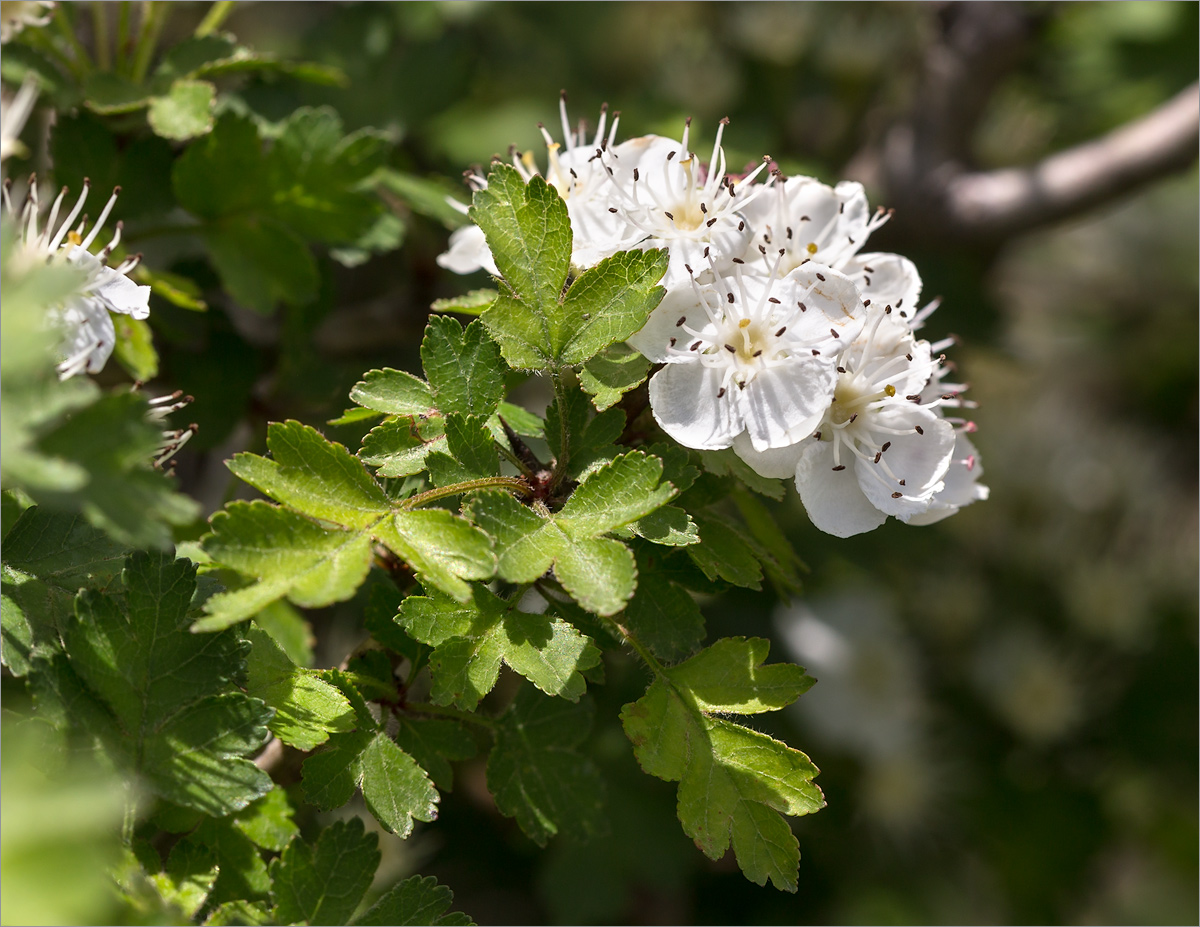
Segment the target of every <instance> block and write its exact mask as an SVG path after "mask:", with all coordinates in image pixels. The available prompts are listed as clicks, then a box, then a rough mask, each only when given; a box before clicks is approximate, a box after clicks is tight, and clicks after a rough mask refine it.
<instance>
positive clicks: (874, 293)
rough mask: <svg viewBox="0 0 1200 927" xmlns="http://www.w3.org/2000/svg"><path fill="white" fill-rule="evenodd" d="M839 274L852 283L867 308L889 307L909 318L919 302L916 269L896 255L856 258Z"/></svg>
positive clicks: (850, 260)
mask: <svg viewBox="0 0 1200 927" xmlns="http://www.w3.org/2000/svg"><path fill="white" fill-rule="evenodd" d="M841 270H842V273H844V274H846V275H847V276H848V277H850V278H851V279H853V280H854V282H855V283H856V284H857V285H858V288H859V290H860V291H861V292H862V295H863V298H864V299H869V300H871V304H872V305H874V304H876V303H878V304H879V305H881V306H892V307H893V308H895V309H896V310H897V312H901V311H902V312H905V313H907V314H908V315H909V316H912V315H913V314H914V313H915V312H916V311H917V303H918V302H919V301H920V299H921V275H920V274H919V273H918V272H917V265H916V264H914V263H913V262H912V261H910V260H909V259H908V258H906V257H902V256H900V255H899V254H887V253H884V252H875V253H873V254H859V255H856V256H855V257H852V258H850V259H849V260H848V261H846V262H845V263H844V264H842V265H841Z"/></svg>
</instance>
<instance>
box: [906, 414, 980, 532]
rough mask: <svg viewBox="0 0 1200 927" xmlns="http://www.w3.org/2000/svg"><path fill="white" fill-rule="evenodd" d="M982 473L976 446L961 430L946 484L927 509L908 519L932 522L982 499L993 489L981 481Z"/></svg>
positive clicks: (921, 522) (909, 521)
mask: <svg viewBox="0 0 1200 927" xmlns="http://www.w3.org/2000/svg"><path fill="white" fill-rule="evenodd" d="M981 476H983V465H982V464H981V463H980V462H979V453H978V451H976V450H975V445H973V444H972V443H971V439H970V438H968V437H967V436H966V435H965V434H963V433H962V432H961V431H960V432H958V433H957V435H956V437H955V441H954V458H953V460H951V462H950V468H949V469H948V470H947V471H946V478H945V484H946V485H945V486H944V487H943V488H942V490H941V492H939V493H937V494H936V495H935V496H934V497H933V504H932V505H930V507H929V509H928V511H925V512H920V513H918V514H916V515H914V516H912V517H911V518H909V519H908V523H909V524H910V525H932V524H933V523H934V522H937V521H941V520H942V519H943V518H946V517H948V516H950V515H953V514H954V513H955V512H957V511H958V510H959V509H960V508H962V507H963V506H964V505H970V504H971V503H972V502H981V501H983V500H984V499H986V498H987V497H988V495H989V494H990V490H989V489H988V487H986V486H984V485H983V484H982V483H980V482H979V478H980V477H981Z"/></svg>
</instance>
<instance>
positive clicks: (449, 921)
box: [354, 876, 475, 927]
mask: <svg viewBox="0 0 1200 927" xmlns="http://www.w3.org/2000/svg"><path fill="white" fill-rule="evenodd" d="M453 902H454V893H453V892H452V891H450V889H448V888H447V887H446V886H445V885H438V881H437V879H435V878H434V877H433V876H425V877H421V876H412V877H410V878H407V879H405V880H404V881H403V882H399V883H397V884H396V885H394V886H392V888H391V889H390V890H389V891H388V892H387V893H386V894H385V895H384V896H383V897H382V898H380V899H379V900H378V901H377V902H375V904H373V905H371V907H370V909H369V910H368V911H367V912H366V913H365V914H364V915H363V916H362V917H360V918H359V919H358V920H356V921H355V922H354V923H355V925H356V927H368V925H388V924H391V925H395V927H407V925H414V927H416V925H424V924H428V925H430V927H474V924H475V922H474V921H473V920H471V919H470V918H469V917H467V916H466V915H465V914H462V913H460V912H458V911H454V912H450V913H447V911H448V909H449V907H450V905H451V904H452V903H453Z"/></svg>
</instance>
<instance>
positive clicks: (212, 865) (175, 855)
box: [150, 841, 218, 919]
mask: <svg viewBox="0 0 1200 927" xmlns="http://www.w3.org/2000/svg"><path fill="white" fill-rule="evenodd" d="M217 871H218V867H217V861H216V858H215V857H214V855H213V854H212V853H211V852H210V851H209V850H207V849H206V848H204V847H201V846H198V845H196V844H195V843H190V842H187V841H182V842H180V843H177V844H175V846H173V847H172V848H171V853H170V855H169V856H168V857H167V865H166V867H165V868H164V869H163V871H162V872H161V873H151V874H150V882H151V883H152V884H153V885H154V887H155V888H156V889H157V890H158V893H159V895H161V896H162V899H163V900H164V901H166V902H167V903H168V904H173V905H175V906H176V907H177V908H178V909H179V910H180V911H181V912H182V913H183V916H184V917H186V918H189V919H190V918H193V917H195V916H196V912H197V911H199V910H200V908H201V907H202V906H203V905H204V902H205V900H206V899H207V898H208V893H209V892H210V891H211V890H212V887H213V883H214V882H216V881H217Z"/></svg>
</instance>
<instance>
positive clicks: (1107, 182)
mask: <svg viewBox="0 0 1200 927" xmlns="http://www.w3.org/2000/svg"><path fill="white" fill-rule="evenodd" d="M1040 15H1041V14H1039V13H1037V12H1035V11H1031V9H1030V8H1029V7H1027V6H1025V5H1023V4H1017V3H1000V2H990V0H988V2H974V3H948V4H946V5H945V6H943V7H942V8H941V10H940V11H939V20H940V22H941V25H942V32H941V35H940V36H939V38H938V39H937V40H936V41H935V42H934V43H933V44H932V45H931V47H930V49H929V51H928V52H927V54H926V56H925V61H924V65H923V71H922V75H921V78H920V81H919V84H918V91H917V94H916V99H915V102H914V105H913V111H912V112H911V113H910V115H909V116H908V117H907V118H906V119H905V120H903V121H902V122H900V123H899V124H897V125H895V126H893V127H892V128H890V129H889V130H888V131H887V133H886V134H885V135H884V138H883V140H882V145H880V146H878V147H877V148H876V150H875V151H873V152H870V151H868V152H864V153H862V154H860V155H859V156H858V157H857V158H856V159H855V162H854V163H853V164H851V165H850V166H849V168H848V171H847V172H848V173H850V174H851V175H852V176H858V177H860V178H861V179H864V180H866V181H867V182H868V183H873V184H875V185H877V186H879V187H881V188H882V189H883V191H884V192H883V197H884V201H885V202H887V203H888V204H889V205H891V206H894V207H896V209H897V214H896V218H895V220H894V221H893V225H894V226H896V227H895V228H893V229H891V230H890V231H891V232H892V234H903V235H904V236H906V237H909V238H912V237H916V238H919V239H922V240H925V241H931V242H944V241H953V242H955V243H959V244H971V245H976V246H983V247H987V246H989V245H994V244H997V243H999V242H1001V241H1003V240H1004V239H1006V238H1009V237H1011V236H1013V235H1015V234H1018V233H1020V232H1025V231H1029V230H1031V229H1034V228H1037V227H1039V226H1043V225H1047V224H1050V223H1052V222H1056V221H1058V220H1060V219H1063V218H1066V217H1068V216H1072V215H1076V214H1078V213H1080V212H1083V211H1085V210H1087V209H1090V208H1092V207H1094V206H1097V205H1099V204H1101V203H1105V202H1108V201H1110V200H1112V199H1115V198H1116V197H1118V196H1120V195H1122V194H1124V193H1126V192H1129V191H1131V190H1133V189H1135V188H1137V187H1139V186H1141V185H1142V184H1145V183H1147V182H1150V181H1153V180H1156V179H1158V178H1160V177H1164V176H1166V175H1168V174H1170V173H1173V172H1175V171H1178V170H1181V169H1183V168H1185V167H1187V166H1188V165H1189V164H1191V163H1193V162H1194V161H1195V159H1196V155H1197V146H1198V145H1200V89H1198V85H1197V84H1192V85H1191V86H1189V87H1187V88H1186V89H1184V90H1183V91H1181V92H1180V93H1179V94H1178V95H1177V96H1175V97H1174V98H1173V99H1171V100H1169V101H1168V102H1166V103H1164V104H1163V105H1162V106H1160V107H1159V108H1158V109H1156V110H1154V111H1153V112H1151V113H1149V114H1147V115H1146V116H1143V117H1141V118H1140V119H1137V120H1134V121H1132V122H1130V123H1128V124H1126V125H1124V126H1121V127H1119V128H1117V129H1115V130H1114V131H1112V132H1110V133H1108V134H1107V135H1105V136H1103V137H1102V138H1098V139H1094V140H1092V141H1088V142H1085V143H1082V144H1079V145H1076V146H1075V147H1073V148H1069V149H1067V150H1065V151H1061V152H1057V153H1055V154H1052V155H1049V156H1047V157H1046V158H1044V159H1042V160H1041V161H1039V162H1037V163H1036V164H1032V165H1029V166H1026V167H1018V168H1004V169H1000V170H992V171H980V170H975V169H973V168H972V167H971V151H970V147H971V139H972V137H973V135H974V133H975V129H976V127H977V125H978V123H979V119H980V117H981V115H982V114H983V112H984V110H985V108H986V106H987V103H988V101H989V100H990V98H991V96H992V94H993V93H994V91H995V90H996V88H997V86H998V85H999V84H1000V82H1001V81H1002V80H1003V79H1004V77H1005V76H1006V75H1007V74H1008V73H1010V72H1011V70H1012V69H1013V68H1014V67H1015V66H1016V65H1017V64H1018V63H1019V62H1020V59H1021V56H1022V55H1023V53H1024V51H1025V48H1026V46H1027V43H1028V40H1029V39H1030V38H1031V37H1032V36H1033V34H1034V32H1035V30H1036V28H1037V25H1038V20H1039V17H1040Z"/></svg>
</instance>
